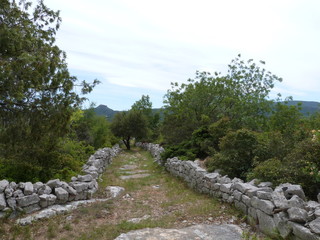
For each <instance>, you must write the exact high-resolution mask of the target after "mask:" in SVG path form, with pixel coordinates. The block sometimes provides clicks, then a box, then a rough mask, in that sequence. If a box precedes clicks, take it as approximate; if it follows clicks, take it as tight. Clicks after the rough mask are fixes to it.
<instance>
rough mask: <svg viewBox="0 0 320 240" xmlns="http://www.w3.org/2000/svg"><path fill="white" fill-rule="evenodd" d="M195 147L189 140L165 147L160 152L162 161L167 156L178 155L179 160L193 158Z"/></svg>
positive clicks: (194, 156)
mask: <svg viewBox="0 0 320 240" xmlns="http://www.w3.org/2000/svg"><path fill="white" fill-rule="evenodd" d="M195 152H196V149H194V148H193V147H192V144H191V142H190V141H185V142H182V143H181V144H179V145H174V146H170V147H169V146H168V147H165V151H164V152H163V153H162V154H161V159H162V161H164V162H165V161H166V160H167V159H168V158H173V157H178V158H179V159H180V160H191V161H193V160H195V158H196V153H195Z"/></svg>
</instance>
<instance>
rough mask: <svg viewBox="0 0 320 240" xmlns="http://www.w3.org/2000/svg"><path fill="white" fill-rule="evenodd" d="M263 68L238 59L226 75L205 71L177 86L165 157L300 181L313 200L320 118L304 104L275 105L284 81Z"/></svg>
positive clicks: (169, 99)
mask: <svg viewBox="0 0 320 240" xmlns="http://www.w3.org/2000/svg"><path fill="white" fill-rule="evenodd" d="M263 64H264V62H262V61H261V62H260V65H263ZM260 65H258V64H255V63H254V62H253V61H252V60H249V61H247V62H245V61H243V60H241V57H240V56H238V57H237V58H235V59H234V60H233V61H232V62H231V64H230V65H229V66H228V67H229V71H228V73H227V74H226V75H225V76H222V75H221V74H218V73H215V74H214V75H213V76H212V75H211V74H210V73H207V72H201V73H200V72H198V73H197V74H196V79H191V80H189V82H188V83H187V84H181V85H179V84H177V83H175V84H173V85H172V89H171V90H169V91H168V93H167V95H166V96H165V104H166V105H165V118H164V121H163V124H162V134H163V139H164V144H165V145H166V152H165V153H164V154H163V159H164V160H165V159H167V158H168V157H173V156H178V157H179V158H180V159H191V160H193V159H196V158H201V159H206V161H205V162H206V165H207V167H208V169H209V170H210V171H214V170H218V169H219V171H220V172H221V173H222V174H227V175H229V176H230V177H239V178H242V179H245V180H251V179H253V178H257V179H259V180H261V181H271V182H273V183H274V184H279V183H284V182H291V183H297V184H301V185H302V186H303V187H304V189H305V191H306V192H307V194H308V195H309V196H310V197H314V196H316V194H317V193H318V192H319V190H320V189H319V187H318V184H319V181H320V172H319V170H320V161H319V159H320V158H319V157H320V150H319V149H320V148H319V147H320V130H319V129H320V128H319V127H320V115H319V114H314V115H312V116H307V117H305V116H303V115H302V114H301V113H300V111H299V106H289V105H287V104H286V103H280V102H279V99H276V100H270V99H268V94H269V92H270V91H271V89H272V88H273V86H274V84H275V82H277V81H281V79H280V78H279V77H277V76H275V75H273V74H271V73H270V72H267V71H266V70H265V69H264V68H262V67H261V66H260ZM279 96H280V95H279ZM289 100H290V99H288V101H289Z"/></svg>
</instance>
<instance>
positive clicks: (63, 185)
mask: <svg viewBox="0 0 320 240" xmlns="http://www.w3.org/2000/svg"><path fill="white" fill-rule="evenodd" d="M61 187H62V188H63V189H64V190H66V191H67V192H68V193H69V194H70V195H73V196H75V195H77V191H76V190H75V189H74V188H73V187H71V186H69V185H68V184H67V183H63V184H61Z"/></svg>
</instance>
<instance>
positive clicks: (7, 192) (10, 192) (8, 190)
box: [4, 186, 14, 198]
mask: <svg viewBox="0 0 320 240" xmlns="http://www.w3.org/2000/svg"><path fill="white" fill-rule="evenodd" d="M13 192H14V190H13V188H11V187H10V186H7V187H6V189H5V190H4V193H5V195H6V198H9V197H12V195H13Z"/></svg>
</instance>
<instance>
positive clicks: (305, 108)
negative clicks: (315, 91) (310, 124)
mask: <svg viewBox="0 0 320 240" xmlns="http://www.w3.org/2000/svg"><path fill="white" fill-rule="evenodd" d="M299 103H301V110H300V112H301V113H302V114H303V115H306V116H307V115H311V114H313V113H315V112H320V103H319V102H311V101H289V102H288V103H287V104H288V105H289V106H297V105H298V104H299Z"/></svg>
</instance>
